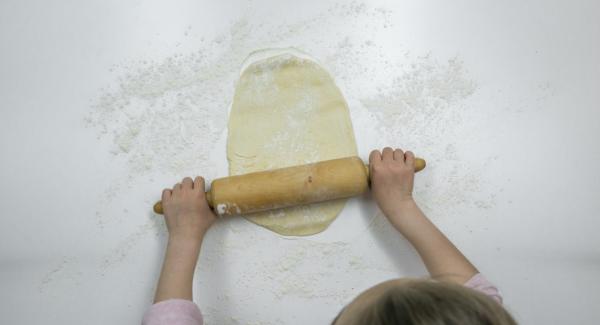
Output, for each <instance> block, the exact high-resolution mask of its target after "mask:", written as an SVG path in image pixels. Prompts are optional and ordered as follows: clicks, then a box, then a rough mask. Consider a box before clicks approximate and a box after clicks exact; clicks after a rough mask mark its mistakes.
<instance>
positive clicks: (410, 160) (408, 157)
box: [404, 151, 415, 169]
mask: <svg viewBox="0 0 600 325" xmlns="http://www.w3.org/2000/svg"><path fill="white" fill-rule="evenodd" d="M404 158H405V161H406V165H408V166H409V167H411V168H412V169H415V154H414V153H412V151H407V152H406V153H404Z"/></svg>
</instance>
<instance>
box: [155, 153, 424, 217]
mask: <svg viewBox="0 0 600 325" xmlns="http://www.w3.org/2000/svg"><path fill="white" fill-rule="evenodd" d="M423 168H425V161H424V160H423V159H420V158H417V159H416V160H415V171H420V170H422V169H423ZM368 184H369V168H368V165H365V164H364V163H363V161H362V160H361V159H360V158H358V157H347V158H340V159H333V160H327V161H321V162H317V163H312V164H307V165H300V166H293V167H287V168H281V169H275V170H269V171H263V172H256V173H250V174H244V175H238V176H230V177H224V178H218V179H215V180H214V181H213V182H212V183H211V189H210V191H208V192H207V193H206V198H207V201H208V203H209V205H210V206H211V207H212V208H213V210H215V212H216V213H217V214H219V215H222V216H227V215H234V214H246V213H252V212H259V211H265V210H272V209H280V208H285V207H290V206H295V205H302V204H310V203H317V202H322V201H328V200H334V199H340V198H346V197H352V196H356V195H360V194H362V193H364V192H365V191H366V190H367V188H368V186H369V185H368ZM154 211H155V212H156V213H162V204H161V202H158V203H156V204H155V205H154Z"/></svg>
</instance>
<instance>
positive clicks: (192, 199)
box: [154, 177, 216, 303]
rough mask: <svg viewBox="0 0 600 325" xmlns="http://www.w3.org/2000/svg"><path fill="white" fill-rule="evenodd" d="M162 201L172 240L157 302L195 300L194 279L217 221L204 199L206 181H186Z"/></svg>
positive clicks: (169, 241)
mask: <svg viewBox="0 0 600 325" xmlns="http://www.w3.org/2000/svg"><path fill="white" fill-rule="evenodd" d="M162 202H163V209H164V216H165V221H166V223H167V229H168V230H169V240H168V244H167V249H166V254H165V259H164V262H163V268H162V272H161V274H160V279H159V281H158V287H157V289H156V295H155V297H154V302H155V303H157V302H160V301H164V300H167V299H185V300H192V279H193V277H194V269H195V268H196V262H197V261H198V254H199V253H200V246H201V244H202V239H203V238H204V234H205V233H206V231H207V230H208V228H209V227H210V226H211V225H212V224H213V222H214V221H215V220H216V216H215V214H214V213H213V212H212V210H211V209H210V207H209V206H208V203H207V202H206V198H205V196H204V179H203V178H202V177H196V179H195V180H194V181H192V179H191V178H189V177H188V178H185V179H184V180H183V181H182V182H181V183H178V184H176V185H175V187H173V189H172V190H170V189H165V190H164V191H163V194H162Z"/></svg>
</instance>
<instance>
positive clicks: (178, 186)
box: [173, 183, 181, 193]
mask: <svg viewBox="0 0 600 325" xmlns="http://www.w3.org/2000/svg"><path fill="white" fill-rule="evenodd" d="M179 192H181V183H177V184H175V185H173V193H179Z"/></svg>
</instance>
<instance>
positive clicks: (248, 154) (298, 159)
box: [227, 50, 357, 236]
mask: <svg viewBox="0 0 600 325" xmlns="http://www.w3.org/2000/svg"><path fill="white" fill-rule="evenodd" d="M263 53H264V52H263ZM294 53H295V52H294V51H293V50H290V51H289V52H286V53H283V54H279V55H276V56H274V57H270V58H266V59H261V60H259V61H257V62H255V63H251V64H250V65H249V66H248V67H247V68H246V69H245V70H244V71H243V72H242V75H241V77H240V80H239V82H238V84H237V87H236V91H235V95H234V100H233V104H232V107H231V114H230V117H229V134H228V139H227V159H228V160H229V174H230V175H239V174H244V173H250V172H256V171H263V170H271V169H276V168H282V167H288V166H294V165H302V164H307V163H312V162H316V161H322V160H328V159H335V158H341V157H348V156H354V155H356V153H357V152H356V143H355V140H354V133H353V131H352V124H351V122H350V116H349V113H348V107H347V105H346V101H345V100H344V97H343V96H342V94H341V92H340V90H339V89H338V88H337V87H336V85H335V83H334V81H333V79H332V78H331V76H330V75H329V74H328V73H327V71H325V70H324V69H323V68H322V67H320V66H319V65H318V64H317V63H316V62H314V61H312V60H309V59H306V58H302V57H300V56H298V55H295V54H294ZM257 54H258V53H255V54H254V55H257ZM345 202H346V200H335V201H331V202H323V203H318V204H311V205H305V206H299V207H291V208H286V209H279V210H275V211H268V212H261V213H256V214H252V215H247V216H246V218H248V219H249V220H250V221H252V222H254V223H256V224H258V225H261V226H264V227H266V228H268V229H270V230H273V231H275V232H277V233H279V234H282V235H293V236H300V235H311V234H315V233H318V232H321V231H323V230H324V229H326V228H327V226H328V225H329V224H330V223H331V222H332V221H333V220H334V219H335V217H336V216H337V215H338V214H339V213H340V211H341V210H342V209H343V207H344V204H345Z"/></svg>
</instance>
